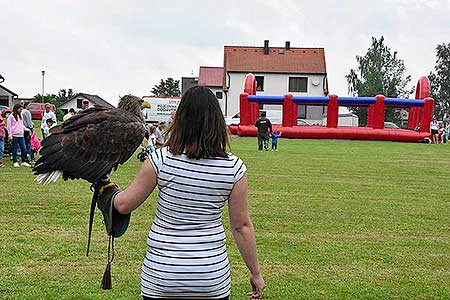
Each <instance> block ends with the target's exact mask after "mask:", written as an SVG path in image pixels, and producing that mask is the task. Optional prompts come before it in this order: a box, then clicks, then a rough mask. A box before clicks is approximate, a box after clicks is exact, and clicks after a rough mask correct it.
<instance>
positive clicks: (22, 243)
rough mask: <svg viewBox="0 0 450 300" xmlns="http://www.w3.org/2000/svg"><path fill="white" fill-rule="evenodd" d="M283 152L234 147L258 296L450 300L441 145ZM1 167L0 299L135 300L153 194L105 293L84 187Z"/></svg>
mask: <svg viewBox="0 0 450 300" xmlns="http://www.w3.org/2000/svg"><path fill="white" fill-rule="evenodd" d="M279 148H280V150H279V151H278V152H258V151H256V150H255V149H256V139H252V138H233V139H232V150H233V152H234V153H235V154H237V155H238V156H240V157H241V158H242V159H243V160H244V161H245V162H246V164H247V168H248V176H249V202H250V204H249V205H250V213H251V215H252V218H253V222H254V225H255V229H256V235H257V242H258V251H259V259H260V262H261V266H262V271H263V274H264V277H265V280H266V283H267V289H266V293H265V299H324V300H325V299H327V300H328V299H450V221H449V219H450V202H449V201H448V199H449V198H450V181H449V170H450V161H449V159H448V157H449V151H450V148H449V146H447V145H424V144H406V143H389V142H361V141H335V140H286V139H281V140H280V144H279ZM5 162H6V168H4V169H1V170H0V182H1V187H2V188H1V197H0V205H1V213H0V216H1V221H2V223H3V226H2V227H1V228H0V247H1V251H0V299H20V300H23V299H140V268H141V263H142V260H143V256H144V254H145V250H146V244H145V243H146V236H147V233H148V230H149V228H150V225H151V222H152V220H153V217H154V211H155V205H156V203H155V199H156V194H154V195H152V196H151V197H150V198H149V199H148V201H146V202H145V203H144V205H143V206H142V207H140V208H139V209H138V210H137V211H136V212H134V213H133V215H132V220H131V224H130V227H129V229H128V232H127V233H126V235H125V236H124V237H122V238H120V239H118V240H117V241H116V259H115V261H114V264H113V270H112V274H113V290H111V291H102V290H100V288H99V287H100V280H101V277H102V274H103V271H104V267H105V263H106V256H105V254H106V246H107V237H106V235H105V234H104V228H103V225H102V222H101V215H100V213H97V215H96V219H95V224H94V232H93V241H92V244H91V254H90V256H89V257H86V256H85V255H84V253H85V250H86V239H87V225H88V215H89V205H90V197H91V193H90V191H89V185H88V184H87V183H85V182H82V181H72V182H59V183H57V184H55V185H52V186H39V185H37V184H34V182H33V176H32V174H31V172H30V170H29V169H25V168H20V169H13V168H12V166H11V163H10V161H9V160H8V159H5ZM139 166H140V162H139V161H138V160H137V159H136V158H135V157H133V158H132V159H131V160H130V161H129V162H128V163H127V164H126V165H125V166H122V167H121V168H119V170H118V171H117V172H116V173H114V174H113V175H112V178H113V179H114V180H115V181H116V182H117V183H118V184H119V185H120V186H122V187H126V186H127V185H128V184H129V183H130V182H131V181H132V180H133V178H134V176H135V174H136V172H137V170H138V169H139ZM224 223H225V224H226V227H227V228H228V213H227V212H226V213H225V214H224ZM227 231H228V249H229V256H230V260H231V264H232V278H233V289H232V297H231V299H245V296H244V295H245V292H246V291H248V290H249V285H248V272H247V271H246V268H245V265H244V263H243V262H242V260H241V258H240V256H239V254H238V251H237V249H236V246H235V245H234V243H233V239H232V237H231V234H230V232H229V230H227Z"/></svg>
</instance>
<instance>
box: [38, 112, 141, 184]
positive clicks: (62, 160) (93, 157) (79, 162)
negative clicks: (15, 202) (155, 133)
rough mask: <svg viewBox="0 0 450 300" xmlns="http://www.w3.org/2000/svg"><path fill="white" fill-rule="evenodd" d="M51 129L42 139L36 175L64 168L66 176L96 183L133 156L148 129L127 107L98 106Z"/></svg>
mask: <svg viewBox="0 0 450 300" xmlns="http://www.w3.org/2000/svg"><path fill="white" fill-rule="evenodd" d="M50 132H51V135H50V136H49V137H48V138H46V139H44V141H43V142H42V149H41V151H40V154H41V157H40V158H39V160H38V161H37V163H36V166H35V168H34V173H35V175H38V174H43V173H49V172H52V171H56V170H60V171H63V177H64V179H78V178H82V179H85V180H87V181H89V182H96V181H98V180H99V179H100V178H101V177H103V176H105V175H107V174H108V173H109V172H111V170H112V169H116V168H117V167H118V165H120V164H123V163H125V162H126V161H127V160H128V159H129V158H130V157H131V156H132V155H133V153H134V152H135V151H136V149H137V148H138V147H139V145H140V144H141V142H142V140H143V138H144V133H145V129H144V126H143V124H142V123H141V122H140V121H139V119H138V118H137V117H135V116H133V115H132V114H130V113H128V112H126V111H124V110H121V109H105V108H99V107H94V108H91V109H88V110H86V111H83V112H81V113H79V114H76V115H75V116H73V117H71V118H70V119H68V120H67V121H66V122H64V123H63V124H62V125H61V126H57V127H54V128H52V130H51V131H50Z"/></svg>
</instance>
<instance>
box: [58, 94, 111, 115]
mask: <svg viewBox="0 0 450 300" xmlns="http://www.w3.org/2000/svg"><path fill="white" fill-rule="evenodd" d="M83 100H87V101H88V102H89V107H94V106H95V105H98V106H104V107H107V108H114V106H113V105H112V104H110V103H109V102H108V101H106V100H104V99H102V98H101V97H100V96H97V95H90V94H86V93H78V94H76V95H74V96H72V97H71V98H69V99H68V100H66V101H64V102H62V103H61V105H60V106H59V108H60V109H61V110H62V111H63V112H64V113H67V112H68V111H69V109H71V108H73V109H74V110H75V111H78V110H80V109H81V107H82V103H83Z"/></svg>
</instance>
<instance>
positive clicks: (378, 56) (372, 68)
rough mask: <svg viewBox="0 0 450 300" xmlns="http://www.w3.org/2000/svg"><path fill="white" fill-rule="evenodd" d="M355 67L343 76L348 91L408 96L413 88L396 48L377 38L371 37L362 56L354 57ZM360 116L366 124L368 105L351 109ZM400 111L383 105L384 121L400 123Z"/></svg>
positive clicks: (366, 94)
mask: <svg viewBox="0 0 450 300" xmlns="http://www.w3.org/2000/svg"><path fill="white" fill-rule="evenodd" d="M356 61H357V63H358V67H357V68H356V69H351V70H350V73H349V74H348V75H347V76H345V78H346V79H347V83H348V90H349V93H350V94H352V95H353V96H358V97H371V96H376V95H379V94H380V95H385V96H386V97H393V98H407V97H408V96H409V94H410V93H411V92H412V91H413V88H408V84H409V83H410V81H411V76H410V75H408V76H405V71H406V68H405V63H404V62H403V60H401V59H399V58H398V54H397V51H392V50H391V49H390V48H389V47H388V46H387V45H385V43H384V37H383V36H382V37H381V38H380V39H377V38H375V37H372V45H371V46H370V47H369V48H368V49H367V52H366V54H365V55H364V56H359V55H357V56H356ZM352 111H353V112H354V113H356V114H357V115H358V117H359V123H360V126H366V124H367V108H352ZM401 119H402V116H401V111H400V110H398V109H394V108H386V120H390V121H392V122H396V123H399V124H400V123H401V121H402V120H401Z"/></svg>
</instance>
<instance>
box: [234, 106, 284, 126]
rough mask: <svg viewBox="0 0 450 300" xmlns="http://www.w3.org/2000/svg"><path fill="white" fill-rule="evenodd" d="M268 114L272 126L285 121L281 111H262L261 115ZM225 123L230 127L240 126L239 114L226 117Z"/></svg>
mask: <svg viewBox="0 0 450 300" xmlns="http://www.w3.org/2000/svg"><path fill="white" fill-rule="evenodd" d="M263 111H264V112H266V118H267V119H269V120H270V123H272V124H281V123H282V120H283V111H281V110H268V109H264V110H260V111H259V113H260V115H261V112H263ZM225 123H226V124H227V126H230V125H239V123H241V117H240V114H239V113H235V114H234V115H231V116H225Z"/></svg>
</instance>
